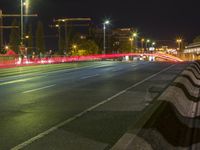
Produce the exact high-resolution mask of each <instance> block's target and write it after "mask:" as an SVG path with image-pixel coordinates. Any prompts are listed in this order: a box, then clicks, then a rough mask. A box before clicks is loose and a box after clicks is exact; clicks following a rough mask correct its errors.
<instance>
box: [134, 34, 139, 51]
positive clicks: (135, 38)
mask: <svg viewBox="0 0 200 150" xmlns="http://www.w3.org/2000/svg"><path fill="white" fill-rule="evenodd" d="M137 37H138V33H137V32H134V33H133V38H134V41H135V49H136V50H137Z"/></svg>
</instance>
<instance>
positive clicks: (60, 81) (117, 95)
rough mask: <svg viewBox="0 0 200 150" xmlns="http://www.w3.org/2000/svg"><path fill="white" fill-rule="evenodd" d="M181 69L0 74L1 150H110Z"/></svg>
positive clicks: (139, 66) (156, 66)
mask: <svg viewBox="0 0 200 150" xmlns="http://www.w3.org/2000/svg"><path fill="white" fill-rule="evenodd" d="M71 65H72V64H71ZM186 65H187V64H185V63H184V64H172V63H158V62H157V63H150V62H130V63H123V62H109V61H105V62H95V63H92V62H90V63H87V64H86V63H85V64H84V65H83V64H76V65H75V67H73V68H71V67H70V64H68V65H67V67H66V66H65V65H57V66H53V67H51V69H50V70H49V69H47V68H48V66H43V67H42V68H41V67H29V68H28V69H25V68H21V69H14V70H12V69H7V70H2V71H0V77H1V78H0V150H8V149H13V150H17V149H27V150H31V149H33V150H40V149H41V150H44V149H48V150H50V149H52V150H57V149H58V150H62V149H63V150H66V149H67V150H68V149H69V150H90V149H91V150H103V149H109V148H110V147H111V146H113V145H114V144H115V143H116V142H117V141H118V140H119V138H120V137H121V136H122V135H123V134H124V133H125V132H126V131H127V129H128V128H129V127H130V126H131V125H132V124H133V123H134V122H135V121H136V120H137V119H138V116H139V114H140V113H141V112H142V111H144V110H145V108H146V107H147V106H148V105H151V103H152V100H153V99H154V98H155V97H156V96H157V95H158V94H159V93H161V92H162V91H163V90H164V89H165V88H166V86H168V84H170V82H171V81H172V80H174V78H175V77H176V76H177V75H178V74H179V73H180V72H181V71H182V70H183V69H184V68H185V67H186ZM52 68H53V69H52ZM22 70H24V72H23V71H22ZM13 72H14V73H13ZM8 76H9V77H8Z"/></svg>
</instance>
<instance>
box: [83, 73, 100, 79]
mask: <svg viewBox="0 0 200 150" xmlns="http://www.w3.org/2000/svg"><path fill="white" fill-rule="evenodd" d="M97 76H99V74H95V75H92V76H86V77H82V78H81V80H85V79H89V78H94V77H97Z"/></svg>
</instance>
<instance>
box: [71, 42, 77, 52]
mask: <svg viewBox="0 0 200 150" xmlns="http://www.w3.org/2000/svg"><path fill="white" fill-rule="evenodd" d="M77 47H78V46H77V45H76V44H73V45H72V48H73V50H74V54H77Z"/></svg>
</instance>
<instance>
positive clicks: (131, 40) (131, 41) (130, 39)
mask: <svg viewBox="0 0 200 150" xmlns="http://www.w3.org/2000/svg"><path fill="white" fill-rule="evenodd" d="M129 41H130V43H131V53H132V52H133V41H134V39H133V38H129Z"/></svg>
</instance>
